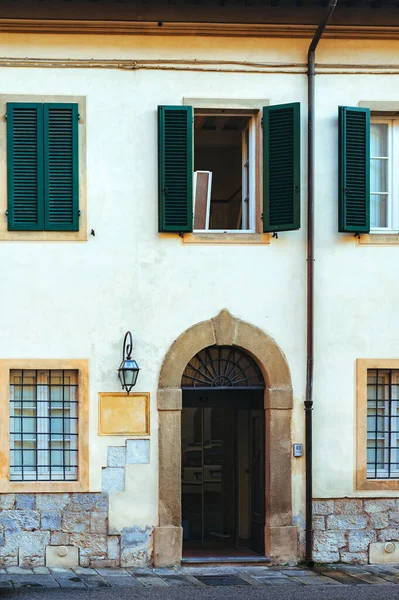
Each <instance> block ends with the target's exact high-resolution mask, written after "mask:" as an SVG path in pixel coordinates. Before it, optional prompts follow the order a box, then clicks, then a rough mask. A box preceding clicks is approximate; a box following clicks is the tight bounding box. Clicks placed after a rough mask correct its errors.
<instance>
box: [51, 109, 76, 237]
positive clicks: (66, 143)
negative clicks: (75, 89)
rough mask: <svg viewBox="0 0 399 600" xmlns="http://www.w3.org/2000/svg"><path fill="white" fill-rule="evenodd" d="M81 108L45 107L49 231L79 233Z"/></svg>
mask: <svg viewBox="0 0 399 600" xmlns="http://www.w3.org/2000/svg"><path fill="white" fill-rule="evenodd" d="M78 120H79V115H78V105H77V104H67V103H65V104H52V103H51V104H45V105H44V216H45V219H44V221H45V228H46V230H47V231H79V157H78Z"/></svg>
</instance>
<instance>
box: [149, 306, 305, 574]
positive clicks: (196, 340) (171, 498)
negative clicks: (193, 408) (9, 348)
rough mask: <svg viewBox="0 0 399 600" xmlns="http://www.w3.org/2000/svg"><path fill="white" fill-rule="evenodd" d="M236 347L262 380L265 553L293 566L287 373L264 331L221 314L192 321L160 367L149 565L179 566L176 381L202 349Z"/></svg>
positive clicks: (178, 405) (178, 386)
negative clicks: (155, 509) (155, 514)
mask: <svg viewBox="0 0 399 600" xmlns="http://www.w3.org/2000/svg"><path fill="white" fill-rule="evenodd" d="M214 345H216V346H238V347H240V348H242V349H243V350H245V351H246V352H248V353H249V354H250V355H251V356H252V357H253V358H254V359H255V360H256V362H257V364H258V365H259V367H260V369H261V371H262V374H263V377H264V379H265V382H266V389H265V413H266V527H265V547H266V555H267V556H269V557H270V558H271V559H272V560H273V561H274V562H280V563H285V562H296V560H297V544H298V542H297V529H296V527H294V526H293V525H292V497H291V448H292V446H291V417H292V408H293V394H292V384H291V375H290V371H289V368H288V364H287V361H286V359H285V356H284V354H283V352H282V350H281V349H280V348H279V346H278V345H277V344H276V342H275V341H274V340H273V338H271V337H270V336H269V335H267V334H266V333H265V332H264V331H262V330H261V329H259V328H258V327H255V326H254V325H251V324H250V323H246V322H245V321H241V320H240V319H237V318H235V317H234V316H232V315H231V314H230V313H229V311H228V310H226V309H224V310H222V311H221V312H220V313H219V314H218V315H217V317H215V318H213V319H210V320H208V321H202V322H201V323H197V324H196V325H194V326H193V327H190V328H189V329H187V330H186V331H185V332H184V333H182V334H181V335H180V336H179V337H178V338H177V339H176V340H175V341H174V342H173V344H172V346H171V347H170V349H169V351H168V352H167V354H166V356H165V359H164V361H163V363H162V367H161V373H160V376H159V385H158V392H157V402H158V411H159V415H158V416H159V467H158V471H159V525H158V527H156V528H155V531H154V564H155V565H156V566H173V565H178V564H180V561H181V554H182V534H183V531H182V526H181V410H182V390H181V378H182V374H183V371H184V369H185V368H186V366H187V364H188V362H189V361H190V360H191V358H192V357H193V356H194V355H195V354H197V352H199V351H200V350H202V349H203V348H206V347H208V346H214Z"/></svg>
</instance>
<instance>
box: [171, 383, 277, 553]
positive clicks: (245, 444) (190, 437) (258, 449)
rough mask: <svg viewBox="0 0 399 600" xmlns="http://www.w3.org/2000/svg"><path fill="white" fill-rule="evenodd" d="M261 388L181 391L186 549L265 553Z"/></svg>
mask: <svg viewBox="0 0 399 600" xmlns="http://www.w3.org/2000/svg"><path fill="white" fill-rule="evenodd" d="M262 404H263V392H258V391H257V390H255V391H251V392H247V391H246V392H243V393H241V392H236V391H233V392H231V391H228V392H226V391H222V390H220V391H219V390H211V391H209V392H208V393H207V394H203V393H197V392H186V391H184V393H183V411H182V513H183V536H184V548H185V550H190V549H192V550H194V549H195V548H197V549H202V550H205V549H209V550H212V549H213V550H217V549H219V550H222V549H225V550H228V549H230V550H231V549H239V548H242V549H244V548H246V549H252V550H253V551H255V552H259V553H260V554H263V553H264V542H263V532H264V520H265V514H264V507H265V502H264V497H265V489H264V444H265V438H264V426H263V420H264V411H263V410H261V409H260V408H259V407H260V406H262Z"/></svg>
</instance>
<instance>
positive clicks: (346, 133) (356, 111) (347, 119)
mask: <svg viewBox="0 0 399 600" xmlns="http://www.w3.org/2000/svg"><path fill="white" fill-rule="evenodd" d="M338 125H339V184H338V185H339V188H338V199H339V204H338V231H348V232H354V233H368V232H369V231H370V109H368V108H349V107H346V106H340V107H339V109H338Z"/></svg>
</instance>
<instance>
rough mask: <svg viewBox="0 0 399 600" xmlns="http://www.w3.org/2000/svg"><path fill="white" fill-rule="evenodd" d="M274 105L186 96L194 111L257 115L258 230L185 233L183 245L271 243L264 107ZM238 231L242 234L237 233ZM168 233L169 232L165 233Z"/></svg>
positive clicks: (185, 103) (257, 100)
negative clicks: (265, 188)
mask: <svg viewBox="0 0 399 600" xmlns="http://www.w3.org/2000/svg"><path fill="white" fill-rule="evenodd" d="M269 105H270V99H268V98H262V99H260V98H222V97H220V98H206V97H204V98H198V97H196V98H192V97H183V106H192V107H193V111H194V114H195V113H198V112H199V111H215V110H217V111H221V110H225V111H229V112H234V111H237V112H239V113H241V114H245V113H248V114H250V115H252V116H253V122H254V127H255V134H256V138H255V152H256V161H255V169H254V186H255V194H256V198H255V207H254V231H253V232H250V233H249V232H248V231H243V230H239V229H236V230H234V231H233V232H232V233H231V232H230V233H227V232H226V233H224V230H214V229H208V230H205V231H197V230H195V231H193V232H191V233H185V234H184V235H183V236H182V237H181V238H180V239H181V243H182V244H211V245H219V244H222V245H223V244H231V245H235V244H240V245H242V244H245V245H258V244H270V240H271V234H270V233H264V232H263V221H262V213H263V177H262V173H263V150H262V110H263V107H264V106H269ZM237 234H238V235H237ZM161 235H168V234H165V233H163V234H161Z"/></svg>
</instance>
